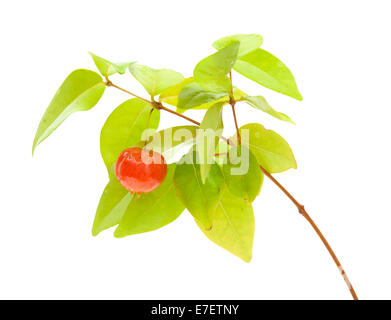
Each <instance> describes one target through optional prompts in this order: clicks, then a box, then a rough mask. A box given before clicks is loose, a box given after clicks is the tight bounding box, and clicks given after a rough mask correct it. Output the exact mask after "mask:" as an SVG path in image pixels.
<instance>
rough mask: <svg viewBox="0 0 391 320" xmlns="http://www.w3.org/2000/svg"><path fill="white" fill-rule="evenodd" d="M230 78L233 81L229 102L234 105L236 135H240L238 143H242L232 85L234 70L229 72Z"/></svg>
mask: <svg viewBox="0 0 391 320" xmlns="http://www.w3.org/2000/svg"><path fill="white" fill-rule="evenodd" d="M229 79H230V81H231V93H230V96H229V104H230V105H231V107H232V114H233V116H234V121H235V128H236V135H237V136H238V144H239V145H241V143H242V138H241V137H240V132H239V126H238V120H237V118H236V112H235V104H236V101H235V98H234V89H233V85H232V71H230V72H229Z"/></svg>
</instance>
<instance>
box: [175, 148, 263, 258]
mask: <svg viewBox="0 0 391 320" xmlns="http://www.w3.org/2000/svg"><path fill="white" fill-rule="evenodd" d="M196 159H197V154H196V152H195V151H192V152H190V153H189V154H187V155H185V156H184V158H183V159H182V163H180V164H178V165H177V168H176V171H175V176H174V186H175V190H176V192H177V195H178V197H179V198H180V200H181V201H182V203H183V204H184V205H185V207H186V208H187V209H188V211H189V212H190V213H191V214H192V215H193V217H194V219H195V221H196V223H197V225H198V226H199V228H200V229H201V230H202V232H203V233H204V234H205V235H206V236H207V237H208V238H209V239H210V240H212V241H213V242H215V243H216V244H218V245H219V246H221V247H223V248H224V249H226V250H228V251H229V252H231V253H233V254H235V255H236V256H238V257H240V258H241V259H243V260H244V261H246V262H249V261H250V260H251V256H252V245H253V238H254V213H253V210H252V206H251V202H249V201H248V200H246V199H243V198H240V197H238V196H237V195H235V194H233V193H231V187H232V185H230V184H227V186H226V181H227V180H224V176H223V174H222V172H221V170H220V168H219V166H218V165H217V164H216V163H214V164H212V165H211V169H210V173H209V175H208V177H207V178H206V181H205V183H202V182H201V172H200V165H199V164H197V163H196V161H195V160H196ZM258 171H260V170H259V169H258ZM228 183H229V180H228ZM233 191H235V190H233Z"/></svg>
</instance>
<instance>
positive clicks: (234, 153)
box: [222, 145, 263, 202]
mask: <svg viewBox="0 0 391 320" xmlns="http://www.w3.org/2000/svg"><path fill="white" fill-rule="evenodd" d="M227 160H228V161H227V163H226V164H224V165H223V168H222V171H223V174H224V179H225V183H226V185H227V187H228V189H229V191H230V192H231V193H232V194H234V195H235V196H237V197H239V198H241V199H244V200H249V201H251V202H252V201H254V200H255V198H256V197H257V196H258V194H259V192H260V191H261V187H262V182H263V173H262V171H261V170H259V164H258V162H257V159H256V158H255V156H254V155H253V154H252V153H251V151H250V150H249V149H248V148H246V147H245V146H244V145H241V146H239V147H233V148H232V149H230V151H229V157H228V159H227Z"/></svg>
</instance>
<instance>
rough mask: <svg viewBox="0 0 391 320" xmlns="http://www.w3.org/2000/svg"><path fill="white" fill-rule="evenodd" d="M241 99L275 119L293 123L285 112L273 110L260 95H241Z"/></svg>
mask: <svg viewBox="0 0 391 320" xmlns="http://www.w3.org/2000/svg"><path fill="white" fill-rule="evenodd" d="M241 100H243V101H246V102H247V103H248V104H249V105H250V106H252V107H254V108H256V109H259V110H262V111H263V112H266V113H268V114H270V115H271V116H273V117H275V118H277V119H280V120H282V121H287V122H290V123H292V124H295V123H294V122H293V121H292V120H291V118H289V117H288V116H287V115H286V114H283V113H281V112H278V111H276V110H274V109H273V108H272V107H271V106H270V104H269V103H268V102H267V101H266V99H265V98H264V97H262V96H255V97H249V96H245V97H242V98H241Z"/></svg>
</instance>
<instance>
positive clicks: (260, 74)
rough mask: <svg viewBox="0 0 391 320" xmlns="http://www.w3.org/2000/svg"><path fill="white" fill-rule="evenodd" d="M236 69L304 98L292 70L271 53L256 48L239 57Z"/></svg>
mask: <svg viewBox="0 0 391 320" xmlns="http://www.w3.org/2000/svg"><path fill="white" fill-rule="evenodd" d="M233 68H234V70H236V71H237V72H239V73H240V74H242V75H243V76H245V77H247V78H249V79H251V80H253V81H255V82H257V83H259V84H261V85H263V86H265V87H266V88H269V89H272V90H274V91H277V92H280V93H282V94H285V95H287V96H290V97H292V98H295V99H297V100H303V97H302V96H301V94H300V92H299V91H298V89H297V85H296V82H295V79H294V77H293V75H292V73H291V72H290V70H289V69H288V68H287V67H286V66H285V65H284V64H283V63H282V62H281V61H280V60H278V59H277V58H276V57H275V56H273V55H272V54H271V53H269V52H267V51H265V50H263V49H256V50H254V51H252V52H250V53H249V54H247V55H245V56H244V57H241V58H240V59H238V60H237V61H236V63H235V65H234V67H233Z"/></svg>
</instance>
